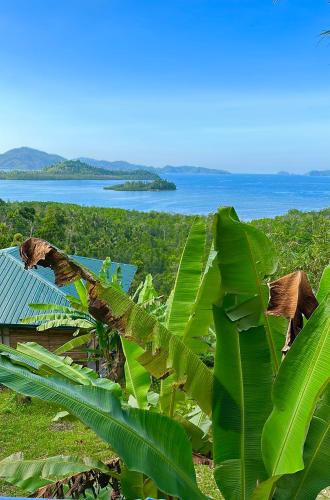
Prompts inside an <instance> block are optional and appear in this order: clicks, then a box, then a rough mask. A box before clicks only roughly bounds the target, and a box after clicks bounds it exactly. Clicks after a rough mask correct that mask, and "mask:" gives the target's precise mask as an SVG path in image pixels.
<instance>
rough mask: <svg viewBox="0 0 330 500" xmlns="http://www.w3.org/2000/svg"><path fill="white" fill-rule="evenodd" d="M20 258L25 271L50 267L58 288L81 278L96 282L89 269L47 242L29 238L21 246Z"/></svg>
mask: <svg viewBox="0 0 330 500" xmlns="http://www.w3.org/2000/svg"><path fill="white" fill-rule="evenodd" d="M20 256H21V259H22V260H23V262H24V264H25V269H32V268H33V267H34V268H36V267H37V266H42V267H50V268H51V269H52V270H53V271H54V274H55V284H56V285H57V286H64V285H68V284H69V283H72V282H73V281H76V280H77V279H80V278H81V279H84V280H86V281H88V282H90V283H95V282H96V279H95V278H94V276H93V275H92V274H91V273H90V272H89V271H88V270H87V269H85V268H84V267H82V266H80V265H79V264H77V263H76V262H75V261H74V260H72V259H70V258H69V257H68V256H67V255H65V254H64V253H62V252H61V251H60V250H58V249H57V248H56V247H54V246H53V245H51V244H50V243H48V242H47V241H45V240H41V239H39V238H29V239H28V240H26V241H25V242H24V243H23V244H22V245H21V247H20Z"/></svg>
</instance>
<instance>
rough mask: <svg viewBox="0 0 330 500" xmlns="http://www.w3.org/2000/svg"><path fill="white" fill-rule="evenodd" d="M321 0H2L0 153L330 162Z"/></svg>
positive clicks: (269, 168) (328, 62) (253, 168)
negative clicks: (24, 150) (26, 150)
mask: <svg viewBox="0 0 330 500" xmlns="http://www.w3.org/2000/svg"><path fill="white" fill-rule="evenodd" d="M327 28H330V5H329V3H328V2H327V0H281V1H279V2H278V3H276V4H274V3H273V1H272V0H166V1H164V0H49V1H48V0H47V1H44V0H29V1H28V2H27V1H26V0H0V152H3V151H5V150H7V149H10V148H12V147H16V146H21V145H26V146H31V147H36V148H39V149H43V150H46V151H49V152H54V153H58V154H62V155H64V156H66V157H76V156H92V157H95V158H99V159H109V160H119V159H125V160H128V161H132V162H137V163H144V164H149V165H156V166H158V165H164V164H190V165H200V166H207V167H213V168H225V169H229V170H231V171H233V172H244V171H249V172H276V171H278V170H289V171H291V172H305V171H307V170H310V169H322V168H330V155H329V152H330V39H329V41H328V40H325V39H321V37H320V36H319V34H320V32H321V31H323V30H325V29H327Z"/></svg>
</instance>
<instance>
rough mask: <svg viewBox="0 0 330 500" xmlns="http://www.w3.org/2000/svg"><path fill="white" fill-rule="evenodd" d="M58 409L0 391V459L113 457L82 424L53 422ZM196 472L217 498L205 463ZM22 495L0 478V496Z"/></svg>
mask: <svg viewBox="0 0 330 500" xmlns="http://www.w3.org/2000/svg"><path fill="white" fill-rule="evenodd" d="M58 410H59V408H58V407H56V406H53V405H50V404H48V403H45V402H43V401H38V400H33V401H32V403H30V404H26V403H23V402H22V399H21V397H20V396H16V394H15V393H13V392H11V391H9V390H3V391H0V422H1V424H0V425H1V427H0V428H1V431H0V460H2V459H3V458H5V457H7V456H9V455H11V454H13V453H17V452H19V451H21V452H23V453H24V457H25V458H45V457H47V456H54V455H61V454H63V455H76V456H80V457H84V456H92V457H94V458H98V459H100V460H106V459H109V458H111V457H112V456H113V452H112V451H111V449H110V448H109V446H107V445H106V444H105V443H104V442H103V441H101V440H100V439H99V438H98V437H97V436H96V435H95V434H94V433H93V432H92V431H91V430H89V429H88V428H87V427H85V426H84V425H83V424H82V423H80V422H68V423H67V424H65V425H63V424H55V423H53V422H52V418H53V417H54V415H55V414H56V413H57V411H58ZM196 472H197V479H198V483H199V485H200V488H201V489H202V490H203V491H204V492H205V493H206V494H208V495H210V496H211V497H213V498H214V499H216V500H218V499H220V498H221V497H220V496H219V492H218V491H217V488H216V485H215V483H214V480H213V476H212V471H211V470H210V469H209V468H208V467H206V466H197V467H196ZM23 495H24V491H22V490H20V489H18V488H16V487H14V486H11V485H8V484H7V483H5V482H3V481H1V480H0V496H12V497H18V496H23Z"/></svg>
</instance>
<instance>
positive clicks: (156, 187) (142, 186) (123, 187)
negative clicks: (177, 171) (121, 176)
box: [103, 179, 176, 191]
mask: <svg viewBox="0 0 330 500" xmlns="http://www.w3.org/2000/svg"><path fill="white" fill-rule="evenodd" d="M103 189H109V190H111V191H175V190H176V185H175V184H174V182H169V181H166V180H165V179H156V180H155V181H153V182H142V181H139V182H124V183H123V184H115V185H113V186H105V187H104V188H103Z"/></svg>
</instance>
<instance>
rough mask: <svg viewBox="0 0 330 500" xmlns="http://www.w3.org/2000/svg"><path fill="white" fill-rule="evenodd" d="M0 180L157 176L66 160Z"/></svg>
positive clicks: (0, 174) (2, 175) (1, 175)
mask: <svg viewBox="0 0 330 500" xmlns="http://www.w3.org/2000/svg"><path fill="white" fill-rule="evenodd" d="M0 179H9V180H10V179H17V180H69V179H111V180H138V181H139V180H150V181H153V180H157V179H159V176H158V175H157V174H154V173H152V172H147V171H146V170H134V171H130V172H129V171H121V170H115V171H111V170H107V169H105V168H100V167H92V166H90V165H87V164H86V163H83V162H81V161H79V160H66V161H62V162H60V163H56V164H55V165H51V166H49V167H45V168H43V169H42V170H35V171H24V170H14V171H10V172H4V171H2V172H0Z"/></svg>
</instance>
